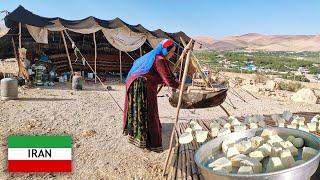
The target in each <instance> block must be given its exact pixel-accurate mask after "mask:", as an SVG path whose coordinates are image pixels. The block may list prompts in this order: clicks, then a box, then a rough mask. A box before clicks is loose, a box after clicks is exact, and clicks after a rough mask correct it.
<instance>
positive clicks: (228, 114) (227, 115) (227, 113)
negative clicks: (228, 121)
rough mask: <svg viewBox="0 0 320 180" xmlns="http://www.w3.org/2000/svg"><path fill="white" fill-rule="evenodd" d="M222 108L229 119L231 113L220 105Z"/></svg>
mask: <svg viewBox="0 0 320 180" xmlns="http://www.w3.org/2000/svg"><path fill="white" fill-rule="evenodd" d="M219 106H220V107H221V109H222V110H223V111H224V112H225V113H226V114H227V116H228V117H229V116H230V114H229V112H228V111H227V110H226V109H225V108H224V107H223V106H222V105H221V104H220V105H219Z"/></svg>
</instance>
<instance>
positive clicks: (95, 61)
mask: <svg viewBox="0 0 320 180" xmlns="http://www.w3.org/2000/svg"><path fill="white" fill-rule="evenodd" d="M93 43H94V83H95V84H96V83H97V42H96V33H95V32H94V33H93Z"/></svg>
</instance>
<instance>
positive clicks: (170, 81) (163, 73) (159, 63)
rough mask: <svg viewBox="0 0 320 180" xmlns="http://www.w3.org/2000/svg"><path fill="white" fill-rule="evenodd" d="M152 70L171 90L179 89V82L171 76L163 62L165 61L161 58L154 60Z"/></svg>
mask: <svg viewBox="0 0 320 180" xmlns="http://www.w3.org/2000/svg"><path fill="white" fill-rule="evenodd" d="M154 68H155V69H156V71H157V72H158V74H159V75H160V77H161V79H162V81H163V83H164V84H165V85H167V86H170V87H172V88H178V87H179V81H178V80H177V79H176V77H175V76H174V75H173V74H172V72H171V71H170V68H169V66H168V64H167V63H166V62H165V60H164V59H163V58H161V57H156V60H155V63H154Z"/></svg>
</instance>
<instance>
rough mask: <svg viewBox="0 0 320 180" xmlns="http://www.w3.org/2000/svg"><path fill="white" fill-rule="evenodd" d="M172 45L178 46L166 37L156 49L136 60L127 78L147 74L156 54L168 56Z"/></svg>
mask: <svg viewBox="0 0 320 180" xmlns="http://www.w3.org/2000/svg"><path fill="white" fill-rule="evenodd" d="M172 46H176V44H175V43H174V42H173V41H171V40H169V39H165V40H163V41H161V42H160V43H159V44H158V46H157V47H156V48H155V49H153V50H152V51H150V52H148V53H147V54H145V55H143V56H141V57H140V58H138V59H137V60H135V62H134V63H133V65H132V67H131V69H130V71H129V73H128V76H127V80H128V78H129V77H130V76H139V75H144V74H147V73H148V72H149V71H150V69H151V67H152V65H153V63H154V60H155V59H156V56H157V55H163V56H166V55H167V54H168V53H169V52H168V48H169V47H172Z"/></svg>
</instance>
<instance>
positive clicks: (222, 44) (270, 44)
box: [194, 33, 320, 52]
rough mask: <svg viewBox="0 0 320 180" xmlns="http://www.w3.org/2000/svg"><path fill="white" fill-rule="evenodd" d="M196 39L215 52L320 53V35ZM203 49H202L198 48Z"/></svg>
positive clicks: (248, 35) (255, 34)
mask: <svg viewBox="0 0 320 180" xmlns="http://www.w3.org/2000/svg"><path fill="white" fill-rule="evenodd" d="M194 39H195V40H196V41H197V42H199V43H203V44H205V47H206V49H213V50H240V49H242V50H261V51H295V52H300V51H320V35H263V34H257V33H248V34H244V35H240V36H227V37H223V38H222V39H220V40H216V41H208V39H210V37H206V38H204V37H203V36H202V38H198V37H194ZM196 48H197V47H196ZM198 49H201V48H198Z"/></svg>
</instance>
